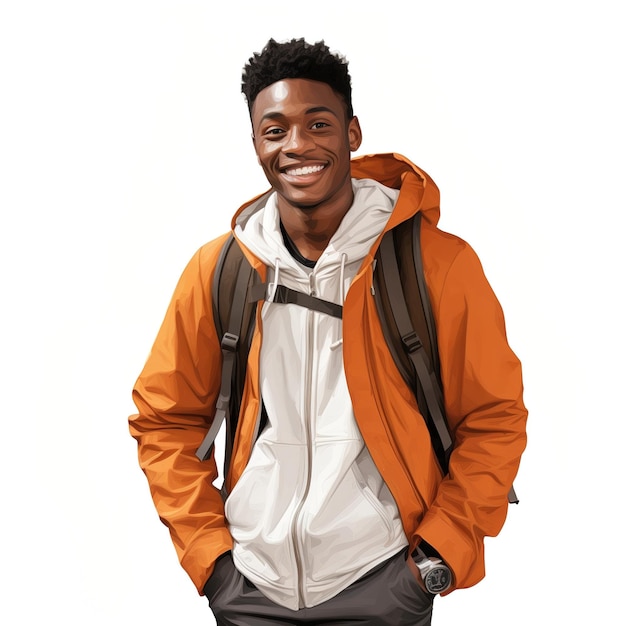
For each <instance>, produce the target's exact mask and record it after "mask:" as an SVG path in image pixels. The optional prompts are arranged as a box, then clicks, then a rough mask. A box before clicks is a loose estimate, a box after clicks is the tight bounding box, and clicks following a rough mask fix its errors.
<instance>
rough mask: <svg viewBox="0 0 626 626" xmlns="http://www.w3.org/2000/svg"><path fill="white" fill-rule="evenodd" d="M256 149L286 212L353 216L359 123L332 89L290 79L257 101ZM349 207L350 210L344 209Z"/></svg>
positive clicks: (253, 114)
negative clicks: (352, 157) (324, 211)
mask: <svg viewBox="0 0 626 626" xmlns="http://www.w3.org/2000/svg"><path fill="white" fill-rule="evenodd" d="M251 117H252V132H253V140H254V149H255V151H256V154H257V157H258V159H259V163H260V164H261V167H262V168H263V171H264V172H265V175H266V176H267V180H268V181H269V183H270V185H271V186H272V187H273V188H274V189H275V190H276V192H277V193H278V206H279V209H280V208H286V207H293V208H298V209H305V210H306V209H308V210H311V209H316V208H330V207H334V205H337V210H347V208H349V206H350V204H351V202H352V183H351V181H350V152H351V151H354V150H357V149H358V147H359V146H360V145H361V129H360V127H359V122H358V120H357V118H356V117H353V118H352V119H351V120H348V119H347V115H346V105H345V103H344V101H343V99H342V97H341V96H340V95H339V94H337V93H335V92H334V91H333V89H332V88H331V87H330V86H329V85H327V84H326V83H322V82H319V81H314V80H308V79H304V78H289V79H285V80H281V81H278V82H276V83H273V84H272V85H270V86H269V87H266V88H265V89H263V90H262V91H260V92H259V94H258V95H257V97H256V99H255V101H254V104H253V106H252V111H251ZM346 202H348V206H343V205H344V204H345V203H346Z"/></svg>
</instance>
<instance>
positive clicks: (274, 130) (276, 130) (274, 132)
mask: <svg viewBox="0 0 626 626" xmlns="http://www.w3.org/2000/svg"><path fill="white" fill-rule="evenodd" d="M284 133H285V131H284V130H283V129H282V128H280V127H279V126H271V127H270V128H268V129H267V130H264V131H263V135H265V136H267V135H270V136H272V137H277V136H280V135H283V134H284Z"/></svg>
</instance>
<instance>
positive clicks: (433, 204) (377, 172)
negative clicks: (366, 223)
mask: <svg viewBox="0 0 626 626" xmlns="http://www.w3.org/2000/svg"><path fill="white" fill-rule="evenodd" d="M352 177H353V178H371V179H373V180H375V181H377V182H379V183H381V184H383V185H386V186H387V187H391V188H392V189H398V190H400V196H399V197H398V201H397V202H396V206H395V209H394V211H393V215H392V216H391V218H390V219H389V222H388V223H387V226H386V228H385V230H388V229H390V228H393V227H394V226H396V225H398V224H399V223H400V222H403V221H404V220H407V219H409V218H410V217H411V216H412V215H414V214H415V213H416V212H417V211H421V212H422V214H423V216H424V218H425V219H426V220H427V221H428V222H430V223H431V224H433V225H436V224H437V222H438V221H439V189H438V187H437V185H436V184H435V182H434V181H433V179H432V178H431V177H430V176H429V175H428V174H427V173H426V172H424V171H423V170H421V169H420V168H419V167H417V166H416V165H415V164H414V163H412V162H411V161H410V160H409V159H407V158H406V157H404V156H402V155H401V154H397V153H395V152H389V153H384V154H368V155H364V156H360V157H355V158H354V159H352ZM271 191H272V190H269V191H266V192H264V193H262V194H260V195H259V196H256V197H255V198H253V199H252V200H250V201H248V202H246V203H245V204H244V205H243V206H241V207H240V208H239V210H238V211H237V213H235V215H234V216H233V219H232V224H231V225H232V228H233V229H234V228H235V225H236V224H237V222H238V221H240V220H239V218H240V217H243V215H242V214H243V213H244V212H245V213H248V212H247V211H246V209H247V208H248V207H251V205H253V204H258V205H262V204H264V201H265V199H266V198H267V197H268V196H269V195H270V193H271Z"/></svg>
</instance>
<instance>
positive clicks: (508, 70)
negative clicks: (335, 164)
mask: <svg viewBox="0 0 626 626" xmlns="http://www.w3.org/2000/svg"><path fill="white" fill-rule="evenodd" d="M619 5H620V3H619V2H617V1H616V2H608V1H602V0H599V1H598V0H596V1H595V2H593V3H592V2H577V1H575V0H574V1H569V2H565V1H563V2H558V1H554V0H553V1H550V0H544V1H543V2H537V1H535V0H530V1H527V2H523V3H513V2H506V1H502V0H500V1H491V2H489V1H486V0H474V1H473V2H462V1H457V2H449V1H445V0H441V1H439V2H432V1H431V2H423V1H422V0H411V1H410V2H398V1H393V0H386V1H384V2H380V3H367V2H340V1H339V0H335V1H333V2H326V1H323V0H318V1H317V2H312V3H311V2H308V3H294V2H262V1H260V0H257V1H256V2H247V1H246V2H224V3H219V2H218V3H215V4H213V8H211V4H210V3H209V2H200V1H197V2H191V1H183V0H177V1H176V2H174V1H170V2H164V1H158V0H152V1H150V2H148V1H146V2H141V1H137V0H124V1H114V0H109V1H108V2H98V1H88V0H83V1H74V2H71V1H69V0H58V1H56V2H44V1H41V2H29V1H27V0H14V1H13V2H11V1H4V2H2V3H1V4H0V6H1V8H0V92H1V93H0V207H1V227H0V228H1V230H0V255H1V257H0V271H1V272H2V276H1V280H2V282H1V288H2V307H1V315H2V323H1V325H0V333H1V335H0V337H1V344H0V354H1V357H2V358H1V359H0V364H1V367H2V371H1V372H0V373H1V378H0V380H1V384H2V388H1V405H0V406H1V411H2V414H1V415H2V429H1V431H0V432H1V435H0V436H1V440H0V441H1V444H0V445H1V451H0V462H1V464H2V465H1V466H0V471H1V472H2V473H1V475H0V476H1V480H2V483H1V484H2V488H1V492H0V493H1V496H0V524H1V533H2V535H1V536H2V550H1V553H0V567H1V568H2V573H3V579H4V582H3V583H2V591H1V596H2V599H1V600H0V621H1V622H2V623H3V624H7V625H14V624H15V625H18V624H33V623H41V622H44V623H45V622H48V621H52V622H58V623H62V624H68V625H74V624H76V625H78V624H81V625H83V624H89V625H100V624H102V625H104V624H107V625H108V624H113V623H118V624H131V623H132V624H150V625H151V626H162V625H170V624H188V625H192V624H199V625H200V624H212V623H213V621H212V618H211V616H210V612H209V609H208V608H207V606H206V602H205V599H204V598H201V597H199V596H197V594H196V591H195V589H194V587H193V585H192V584H191V582H190V580H189V579H188V578H187V575H186V574H185V573H184V571H183V570H182V569H181V568H180V567H179V565H178V563H177V560H176V557H175V553H174V549H173V547H172V545H171V543H170V540H169V536H168V534H167V531H166V529H165V527H164V526H163V525H161V524H160V522H159V520H158V517H157V515H156V513H155V511H154V509H153V507H152V502H151V500H150V496H149V491H148V486H147V483H146V481H145V479H144V477H143V474H142V473H141V471H140V470H139V468H138V465H137V462H136V447H135V442H134V441H133V440H132V439H131V438H130V436H129V435H128V430H127V422H126V419H127V416H128V414H129V413H131V412H132V411H133V410H134V407H133V405H132V402H131V398H130V390H131V388H132V385H133V383H134V381H135V378H136V377H137V375H138V373H139V371H140V369H141V367H142V365H143V362H144V360H145V358H146V356H147V353H148V351H149V349H150V346H151V344H152V341H153V339H154V336H155V334H156V331H157V329H158V326H159V324H160V322H161V319H162V316H163V314H164V312H165V308H166V305H167V303H168V301H169V298H170V295H171V293H172V290H173V288H174V285H175V283H176V280H177V279H178V276H179V275H180V272H181V271H182V269H183V267H184V265H185V263H186V262H187V260H188V259H189V258H190V256H191V255H192V254H193V252H194V251H195V250H196V249H197V248H198V247H199V246H200V245H201V244H203V243H204V242H205V241H207V240H209V239H211V238H213V237H214V236H216V235H218V234H219V233H221V232H223V231H224V230H225V229H226V228H228V226H229V222H230V217H231V215H232V213H233V212H234V210H235V209H236V208H237V207H238V206H239V205H240V204H241V203H242V202H244V201H245V200H247V199H248V198H249V197H251V196H253V195H255V194H257V193H259V192H260V191H263V190H264V189H265V188H266V182H265V180H264V178H263V176H262V172H261V171H260V169H259V167H258V165H257V163H256V158H255V156H254V154H253V151H252V146H251V142H250V129H249V126H248V118H247V110H246V107H245V104H244V101H243V97H242V96H241V94H240V75H241V68H242V66H243V64H244V63H245V62H246V61H247V59H248V57H249V56H250V55H251V53H252V52H254V51H258V50H260V49H261V47H262V46H263V45H264V43H265V42H266V41H267V39H268V38H269V37H274V38H277V39H279V40H282V39H287V38H291V37H294V36H295V37H300V36H304V37H306V38H307V39H308V40H310V41H314V40H317V39H320V38H324V39H325V40H326V42H327V43H328V44H329V45H330V47H331V48H332V49H334V50H339V51H340V52H342V53H343V54H345V55H346V56H347V57H348V59H349V61H350V63H351V66H350V67H351V73H352V77H353V86H354V106H355V112H356V113H357V115H358V116H359V118H360V121H361V126H362V128H363V131H364V141H363V145H362V148H361V149H360V151H359V154H366V153H370V152H390V151H395V152H400V153H402V154H405V155H406V156H408V157H409V158H410V159H412V160H413V161H414V162H415V163H417V164H418V165H420V166H421V167H423V168H424V169H425V170H426V171H428V172H429V173H430V174H431V175H432V176H433V178H434V179H435V181H436V182H437V183H438V185H439V187H440V189H441V192H442V219H441V227H442V228H443V229H445V230H449V231H451V232H454V233H456V234H458V235H460V236H462V237H463V238H464V239H466V240H468V241H469V242H470V243H471V244H472V245H473V247H474V248H475V249H476V250H477V252H478V254H479V256H480V257H481V259H482V261H483V265H484V267H485V271H486V273H487V276H488V277H489V279H490V281H491V283H492V285H493V287H494V289H495V291H496V293H497V294H498V296H499V298H500V300H501V302H502V305H503V307H504V310H505V314H506V317H507V324H508V332H509V339H510V342H511V344H512V346H513V348H514V349H515V351H516V352H517V353H518V355H519V356H520V358H521V359H522V361H523V364H524V373H525V386H526V396H525V397H526V401H527V404H528V407H529V410H530V418H529V425H528V432H529V445H528V449H527V451H526V453H525V455H524V457H523V462H522V467H521V471H520V474H519V477H518V479H517V481H516V487H517V490H518V493H519V495H520V497H521V500H522V503H521V504H520V505H519V506H518V507H516V508H513V509H512V510H511V511H510V513H509V517H508V520H507V523H506V525H505V528H504V530H503V531H502V533H501V535H500V536H499V537H498V538H497V539H489V540H488V541H487V578H486V579H485V580H484V581H483V582H481V583H480V584H479V585H478V586H476V587H474V588H473V589H470V590H463V591H458V592H455V593H453V594H452V595H451V596H449V597H447V598H445V599H439V600H438V601H437V602H436V604H435V617H434V623H435V624H437V625H441V626H443V625H444V624H459V623H463V624H467V625H471V624H477V625H478V624H480V625H481V626H489V625H498V626H501V625H502V624H512V625H515V624H520V625H521V624H525V625H526V624H528V623H536V624H552V623H563V624H566V623H572V622H576V623H578V622H581V623H601V624H619V623H623V621H622V620H623V610H622V607H623V599H622V598H620V595H622V587H623V573H622V572H623V560H624V558H625V556H626V554H625V551H624V541H623V536H624V531H623V528H624V520H623V519H622V518H621V514H620V511H621V507H622V505H623V500H624V496H623V493H624V471H623V464H622V463H621V459H622V457H623V455H624V449H623V443H624V439H625V435H626V432H625V429H624V417H625V416H624V393H623V387H624V374H625V371H624V370H625V368H624V366H623V362H624V352H623V351H624V330H623V328H624V305H623V301H622V292H623V290H624V278H623V270H624V261H623V255H622V246H623V243H622V242H623V236H622V234H621V224H622V220H621V217H622V214H623V213H624V210H625V209H626V206H625V205H626V202H625V194H624V192H623V189H622V185H623V180H624V166H625V165H626V163H625V158H624V151H625V148H624V146H625V144H626V132H625V125H624V115H625V111H626V99H625V97H624V95H623V91H622V90H623V87H624V62H625V61H626V48H625V45H624V35H623V18H622V17H621V13H620V12H619V11H618V8H619Z"/></svg>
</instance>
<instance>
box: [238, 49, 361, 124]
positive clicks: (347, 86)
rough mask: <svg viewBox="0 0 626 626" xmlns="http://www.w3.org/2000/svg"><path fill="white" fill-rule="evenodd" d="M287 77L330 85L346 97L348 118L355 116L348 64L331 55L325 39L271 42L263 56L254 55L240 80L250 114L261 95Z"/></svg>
mask: <svg viewBox="0 0 626 626" xmlns="http://www.w3.org/2000/svg"><path fill="white" fill-rule="evenodd" d="M284 78H308V79H309V80H318V81H320V82H322V83H326V84H327V85H330V87H332V89H333V90H334V91H335V92H336V93H338V94H339V95H340V96H341V97H342V98H343V100H344V102H345V104H346V109H347V115H348V119H352V117H353V116H354V112H353V110H352V85H351V82H350V74H349V73H348V62H347V61H346V59H345V58H344V57H342V56H340V55H339V54H336V53H332V52H331V51H330V49H329V48H328V46H327V45H326V44H325V43H324V41H323V40H322V41H318V42H316V43H314V44H310V43H307V42H306V41H305V40H304V39H292V40H291V41H287V42H284V43H278V42H276V41H275V40H274V39H270V40H269V41H268V42H267V44H266V45H265V47H264V48H263V50H262V51H261V52H260V53H254V54H253V55H252V56H251V57H250V60H249V61H248V63H247V64H246V65H245V66H244V68H243V73H242V77H241V91H242V92H243V94H244V95H245V97H246V100H247V102H248V109H249V110H250V112H251V111H252V105H253V104H254V101H255V99H256V97H257V96H258V95H259V92H260V91H262V90H263V89H265V88H266V87H269V86H270V85H272V84H273V83H275V82H277V81H279V80H283V79H284Z"/></svg>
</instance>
